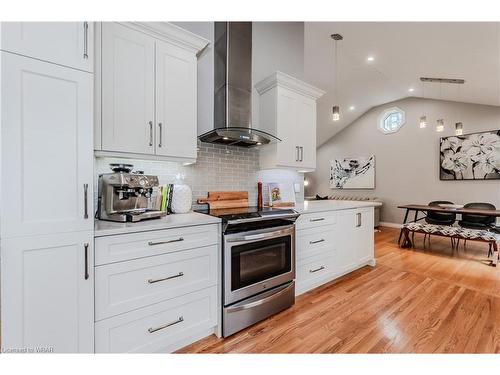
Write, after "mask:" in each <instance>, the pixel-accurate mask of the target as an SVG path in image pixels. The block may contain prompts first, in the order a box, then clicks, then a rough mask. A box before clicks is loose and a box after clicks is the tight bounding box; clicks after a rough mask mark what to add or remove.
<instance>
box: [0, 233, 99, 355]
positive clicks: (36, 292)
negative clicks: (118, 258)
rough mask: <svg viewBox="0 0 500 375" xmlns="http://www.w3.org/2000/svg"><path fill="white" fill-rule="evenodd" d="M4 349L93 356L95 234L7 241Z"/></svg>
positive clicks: (4, 256) (3, 249) (4, 246)
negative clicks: (91, 354) (90, 354)
mask: <svg viewBox="0 0 500 375" xmlns="http://www.w3.org/2000/svg"><path fill="white" fill-rule="evenodd" d="M1 260H2V280H1V285H2V290H1V293H2V345H1V346H2V350H3V351H5V352H7V351H10V350H14V351H15V350H26V351H28V352H30V351H34V352H55V353H92V352H94V281H93V280H94V275H93V272H94V269H93V262H94V251H93V233H92V232H75V233H68V234H54V235H45V236H34V237H22V238H11V239H4V240H2V243H1Z"/></svg>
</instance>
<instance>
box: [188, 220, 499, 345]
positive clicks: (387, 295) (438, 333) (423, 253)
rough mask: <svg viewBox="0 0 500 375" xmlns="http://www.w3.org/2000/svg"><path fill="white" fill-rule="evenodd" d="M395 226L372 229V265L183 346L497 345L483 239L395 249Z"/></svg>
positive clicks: (491, 274) (495, 274)
mask: <svg viewBox="0 0 500 375" xmlns="http://www.w3.org/2000/svg"><path fill="white" fill-rule="evenodd" d="M398 233H399V231H398V230H396V229H390V228H382V232H380V233H377V234H376V236H375V248H376V249H375V253H376V258H377V265H376V267H374V268H371V267H365V268H363V269H360V270H357V271H355V272H353V273H351V274H349V275H346V276H344V277H342V278H341V279H340V280H336V281H334V282H332V283H329V284H326V285H324V286H322V287H320V288H317V289H315V290H313V291H311V292H309V293H306V294H304V295H301V296H299V297H298V298H297V300H296V303H295V305H294V306H293V307H291V308H290V309H288V310H285V311H283V312H282V313H280V314H277V315H275V316H273V317H271V318H269V319H266V320H264V321H262V322H260V323H258V324H256V325H254V326H252V327H249V328H247V329H246V330H244V331H241V332H239V333H237V334H235V335H233V336H231V337H229V338H227V339H218V338H217V337H215V336H210V337H208V338H206V339H203V340H201V341H199V342H197V343H194V344H192V345H190V346H188V347H186V348H183V349H182V350H180V351H179V352H180V353H386V352H387V353H499V352H500V268H493V267H489V266H487V265H485V264H484V263H482V260H485V259H486V254H487V245H485V244H481V243H472V242H471V243H467V249H466V250H464V248H463V246H461V247H460V249H459V251H458V253H457V252H455V254H453V255H452V254H451V245H450V242H449V240H448V239H445V238H432V240H431V241H432V243H431V249H427V250H424V249H423V248H422V238H423V237H421V236H419V237H416V238H418V240H417V241H416V243H417V245H416V246H417V247H416V249H412V250H406V249H400V248H399V247H398V246H397V244H396V240H397V235H398Z"/></svg>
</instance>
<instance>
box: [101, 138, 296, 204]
mask: <svg viewBox="0 0 500 375" xmlns="http://www.w3.org/2000/svg"><path fill="white" fill-rule="evenodd" d="M117 162H122V163H128V164H133V165H134V170H139V171H144V173H145V174H152V175H157V176H158V178H159V180H160V184H162V185H164V184H169V183H176V182H177V176H178V175H182V176H184V183H186V184H188V185H189V186H191V189H192V190H193V203H196V200H197V199H198V198H204V197H206V196H207V192H208V191H221V190H222V191H248V198H249V202H250V205H256V204H257V181H263V182H264V184H265V183H266V182H282V181H284V180H285V181H288V180H290V182H291V183H293V182H298V183H299V184H300V186H301V192H300V193H298V194H297V200H301V197H302V199H303V196H304V195H303V187H302V184H301V182H302V180H303V177H302V175H301V174H299V173H296V172H292V171H280V170H273V171H260V170H259V150H258V149H255V148H241V147H234V146H223V145H214V144H209V143H201V142H198V158H197V161H196V163H195V164H192V165H182V164H181V163H178V162H165V161H148V160H136V159H117V158H96V162H95V174H96V178H95V189H96V190H95V191H96V196H97V177H98V175H99V174H102V173H109V172H110V168H109V164H110V163H117ZM273 176H276V178H277V179H276V181H273ZM264 193H265V191H264ZM95 204H96V206H97V198H96V202H95Z"/></svg>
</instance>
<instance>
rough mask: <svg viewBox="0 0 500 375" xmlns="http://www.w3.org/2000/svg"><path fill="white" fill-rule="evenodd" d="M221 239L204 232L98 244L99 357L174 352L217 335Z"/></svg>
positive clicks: (211, 228) (214, 229)
mask: <svg viewBox="0 0 500 375" xmlns="http://www.w3.org/2000/svg"><path fill="white" fill-rule="evenodd" d="M219 237H220V236H219V226H218V225H201V226H193V227H186V228H176V229H166V230H157V231H151V232H144V233H134V234H122V235H115V236H105V237H98V238H96V239H95V244H96V259H97V261H96V266H95V350H96V352H97V353H124V352H142V353H151V352H164V353H165V352H172V351H175V350H177V349H180V348H181V347H183V346H185V345H188V344H190V343H192V342H194V341H196V340H198V339H200V338H202V337H205V336H208V335H210V334H212V333H215V331H216V328H217V325H218V313H217V312H218V311H219V307H220V304H219V298H218V277H217V275H218V274H219V268H220V243H219Z"/></svg>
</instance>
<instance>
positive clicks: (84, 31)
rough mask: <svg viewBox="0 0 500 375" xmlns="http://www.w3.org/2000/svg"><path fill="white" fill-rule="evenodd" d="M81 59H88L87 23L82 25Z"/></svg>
mask: <svg viewBox="0 0 500 375" xmlns="http://www.w3.org/2000/svg"><path fill="white" fill-rule="evenodd" d="M83 58H84V59H88V58H89V23H88V22H84V23H83Z"/></svg>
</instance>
